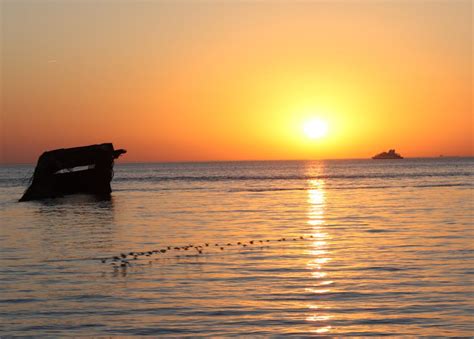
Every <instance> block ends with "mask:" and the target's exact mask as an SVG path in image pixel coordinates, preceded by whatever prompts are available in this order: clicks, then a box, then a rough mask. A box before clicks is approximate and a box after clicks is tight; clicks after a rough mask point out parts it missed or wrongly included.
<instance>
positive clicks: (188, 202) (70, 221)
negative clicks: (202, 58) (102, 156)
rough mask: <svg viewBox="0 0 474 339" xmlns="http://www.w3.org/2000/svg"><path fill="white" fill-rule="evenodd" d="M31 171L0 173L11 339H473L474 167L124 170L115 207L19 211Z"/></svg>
mask: <svg viewBox="0 0 474 339" xmlns="http://www.w3.org/2000/svg"><path fill="white" fill-rule="evenodd" d="M32 172H33V167H32V166H2V167H0V224H1V227H0V334H1V335H2V336H3V335H26V336H38V335H51V336H54V335H88V336H109V335H166V336H196V335H199V336H201V335H226V336H227V335H277V334H295V335H361V336H365V335H388V334H395V335H427V336H435V335H437V336H471V335H473V334H474V325H473V324H474V321H473V320H474V300H473V292H474V288H473V282H474V281H473V278H474V268H473V259H474V246H473V241H472V240H473V239H472V238H473V210H474V209H473V201H474V200H473V181H472V178H473V174H474V159H472V158H467V159H466V158H456V159H404V160H400V161H372V160H344V161H342V160H341V161H280V162H224V163H180V164H119V165H116V167H115V177H114V181H113V182H112V186H113V189H114V192H113V195H112V199H111V200H109V201H98V200H96V199H95V198H94V197H91V196H81V195H78V196H69V197H65V198H59V199H50V200H44V201H37V202H28V203H17V202H16V200H17V199H18V198H19V197H20V196H21V194H22V193H23V190H24V189H25V188H26V185H27V182H28V177H29V176H30V175H31V174H32ZM283 238H284V240H283ZM267 240H270V241H268V242H267ZM251 241H252V243H251ZM238 242H240V243H241V244H240V245H239V244H237V243H238ZM228 243H231V244H232V245H230V246H228V245H227V244H228ZM191 244H192V245H193V246H198V245H200V246H202V248H200V250H201V251H202V253H201V254H200V253H199V252H198V250H196V249H194V248H189V249H188V250H187V251H186V250H184V249H182V248H181V249H180V250H177V249H174V247H182V246H187V245H191ZM206 244H208V245H209V246H206ZM216 244H217V246H216ZM244 244H245V245H246V246H245V247H244V246H243V245H244ZM168 247H170V249H168ZM221 247H222V249H221ZM154 249H157V250H160V249H166V253H154V254H152V255H150V256H146V255H142V256H139V257H138V259H137V260H133V258H132V257H131V256H129V255H128V253H129V252H141V251H149V250H154ZM121 253H125V254H127V258H128V259H129V261H130V264H131V265H130V266H127V267H125V268H122V267H118V268H114V267H113V266H112V265H111V262H110V261H108V262H106V263H102V262H101V261H100V260H99V259H98V258H106V257H113V256H117V255H120V254H121Z"/></svg>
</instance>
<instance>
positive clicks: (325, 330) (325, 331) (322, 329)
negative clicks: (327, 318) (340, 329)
mask: <svg viewBox="0 0 474 339" xmlns="http://www.w3.org/2000/svg"><path fill="white" fill-rule="evenodd" d="M331 328H332V327H331V326H324V327H321V328H318V329H317V330H314V331H312V332H313V333H327V332H329V331H330V330H331Z"/></svg>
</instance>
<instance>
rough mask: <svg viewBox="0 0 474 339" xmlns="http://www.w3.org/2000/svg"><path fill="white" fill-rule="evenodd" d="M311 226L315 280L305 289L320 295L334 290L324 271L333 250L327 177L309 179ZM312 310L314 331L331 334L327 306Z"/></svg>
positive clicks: (316, 170)
mask: <svg viewBox="0 0 474 339" xmlns="http://www.w3.org/2000/svg"><path fill="white" fill-rule="evenodd" d="M323 170H324V169H323V168H322V167H310V168H309V170H308V176H309V177H312V178H314V177H316V176H318V175H319V176H320V175H321V172H322V171H323ZM308 186H309V189H308V191H307V192H308V198H307V202H308V212H307V217H308V221H307V222H308V225H310V226H311V236H312V238H313V241H312V243H311V249H310V250H309V252H308V254H309V255H310V257H311V259H309V260H308V262H307V263H306V265H307V267H308V269H309V270H310V271H311V277H312V278H313V279H314V283H313V284H312V286H310V287H308V288H306V289H305V291H306V292H307V293H314V294H317V295H321V294H325V293H330V292H331V286H332V285H333V284H334V281H332V280H329V279H328V274H327V272H324V265H325V264H327V263H328V262H329V261H331V258H330V253H329V251H328V250H327V246H328V241H329V240H330V237H329V234H328V233H327V232H326V231H325V227H324V224H325V219H324V213H325V203H326V196H325V190H324V180H323V179H309V180H308ZM308 308H309V310H310V312H309V315H308V316H307V317H306V321H309V322H312V323H314V324H315V326H317V328H315V329H314V330H313V331H312V332H313V333H328V332H329V331H330V330H331V329H332V327H331V326H329V325H327V322H328V321H329V320H331V318H332V316H331V315H327V314H324V313H323V312H322V311H324V309H327V307H323V306H322V305H316V304H311V305H309V306H308Z"/></svg>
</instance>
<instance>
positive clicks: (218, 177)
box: [114, 172, 473, 182]
mask: <svg viewBox="0 0 474 339" xmlns="http://www.w3.org/2000/svg"><path fill="white" fill-rule="evenodd" d="M472 175H473V173H471V172H447V173H441V172H429V173H427V172H424V173H389V174H387V173H368V174H328V175H274V176H273V175H272V176H259V175H215V176H190V175H180V176H143V177H118V176H117V177H116V178H114V180H115V181H149V182H161V181H189V182H215V181H275V180H284V181H287V180H321V179H324V180H328V179H396V178H424V177H433V178H434V177H456V176H461V177H471V176H472Z"/></svg>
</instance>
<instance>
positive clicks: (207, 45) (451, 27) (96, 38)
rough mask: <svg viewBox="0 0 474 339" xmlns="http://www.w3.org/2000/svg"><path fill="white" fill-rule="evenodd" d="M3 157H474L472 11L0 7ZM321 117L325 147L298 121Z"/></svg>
mask: <svg viewBox="0 0 474 339" xmlns="http://www.w3.org/2000/svg"><path fill="white" fill-rule="evenodd" d="M0 19H1V22H2V26H1V29H2V31H1V42H2V44H1V62H2V68H1V91H0V93H1V95H2V96H1V117H0V118H1V120H0V133H1V135H0V137H1V140H0V142H1V145H0V146H1V148H0V162H2V163H18V162H34V161H36V159H37V157H38V155H39V154H40V153H41V152H42V151H44V150H50V149H55V148H61V147H72V146H79V145H87V144H92V143H100V142H109V141H110V142H113V143H114V144H115V146H116V147H121V148H126V149H127V150H128V151H129V153H128V154H127V155H126V156H125V157H124V160H126V161H186V160H191V161H200V160H203V161H207V160H244V159H245V160H250V159H262V160H265V159H327V158H357V157H361V158H366V157H370V156H372V155H373V154H375V153H378V152H381V151H383V150H386V149H388V148H396V149H397V150H398V151H399V152H400V153H402V155H404V156H407V157H415V156H438V155H440V154H444V155H471V156H472V155H474V151H473V142H474V138H473V116H472V3H471V1H455V0H454V1H436V2H435V1H363V0H360V1H349V0H346V1H338V2H316V1H315V2H294V1H289V0H288V1H285V0H282V1H260V2H252V1H249V2H241V1H225V0H222V1H214V2H211V1H209V2H207V1H184V0H182V1H147V2H141V1H98V0H97V1H92V0H82V1H80V0H78V1H41V0H30V1H22V0H19V1H13V0H4V1H1V18H0ZM312 117H318V118H321V119H324V120H326V121H327V122H328V124H329V133H328V135H327V136H326V137H325V138H321V139H317V140H311V139H308V138H307V137H306V136H305V135H304V133H303V132H302V124H303V123H304V122H305V121H307V120H308V119H311V118H312Z"/></svg>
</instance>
